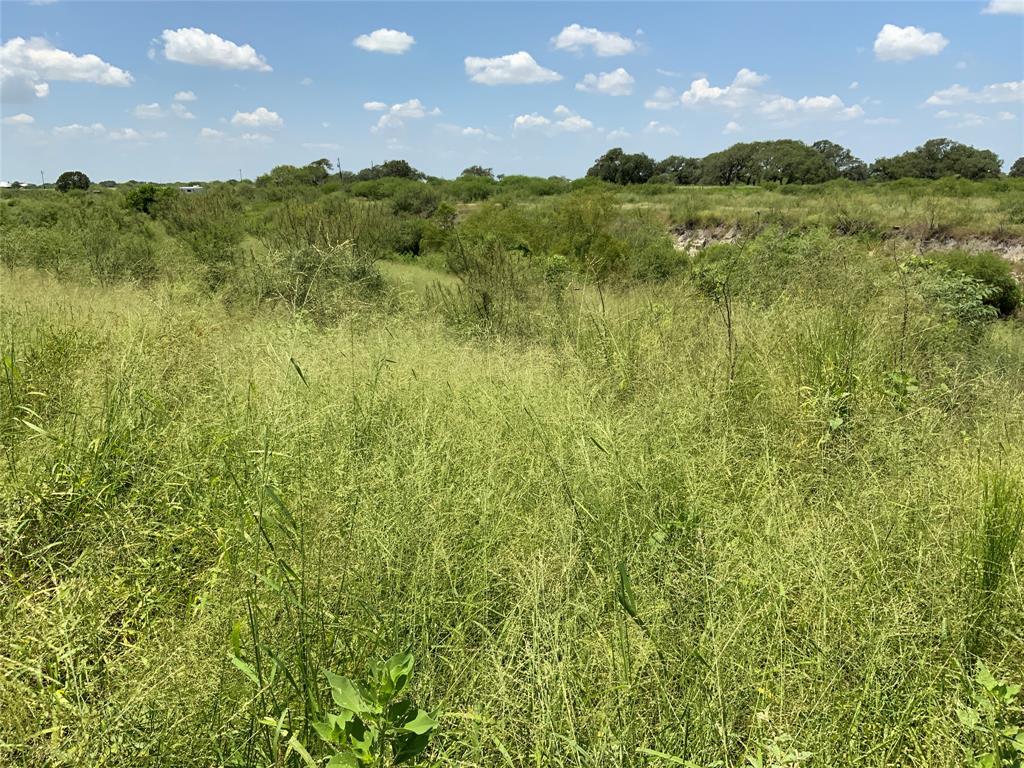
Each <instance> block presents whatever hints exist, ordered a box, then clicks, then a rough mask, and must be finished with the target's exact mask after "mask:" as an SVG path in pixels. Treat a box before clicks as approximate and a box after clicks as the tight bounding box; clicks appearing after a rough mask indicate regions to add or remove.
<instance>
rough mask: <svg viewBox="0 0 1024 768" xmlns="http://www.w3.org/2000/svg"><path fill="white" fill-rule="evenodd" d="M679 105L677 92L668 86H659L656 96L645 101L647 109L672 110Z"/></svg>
mask: <svg viewBox="0 0 1024 768" xmlns="http://www.w3.org/2000/svg"><path fill="white" fill-rule="evenodd" d="M678 104H679V101H678V99H677V98H676V92H675V91H674V90H673V89H672V88H669V87H668V86H667V85H661V86H658V88H657V89H656V90H655V91H654V94H653V95H652V96H651V97H650V98H649V99H646V100H645V101H644V107H645V108H646V109H672V108H673V107H675V106H677V105H678Z"/></svg>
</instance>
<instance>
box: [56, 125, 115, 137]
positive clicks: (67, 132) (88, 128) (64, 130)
mask: <svg viewBox="0 0 1024 768" xmlns="http://www.w3.org/2000/svg"><path fill="white" fill-rule="evenodd" d="M106 132H107V129H106V127H105V126H104V125H103V123H92V124H91V125H81V124H80V123H71V124H70V125H58V126H57V127H56V128H54V129H53V134H54V135H55V136H71V137H78V136H101V135H103V134H104V133H106Z"/></svg>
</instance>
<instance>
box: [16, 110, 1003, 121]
mask: <svg viewBox="0 0 1024 768" xmlns="http://www.w3.org/2000/svg"><path fill="white" fill-rule="evenodd" d="M26 117H27V115H26ZM996 117H997V118H999V119H1000V120H1016V119H1017V116H1016V115H1015V114H1013V112H999V113H997V114H996Z"/></svg>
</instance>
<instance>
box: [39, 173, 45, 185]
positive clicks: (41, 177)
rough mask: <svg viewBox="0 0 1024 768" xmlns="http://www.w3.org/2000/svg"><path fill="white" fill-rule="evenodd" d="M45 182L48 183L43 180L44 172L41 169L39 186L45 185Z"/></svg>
mask: <svg viewBox="0 0 1024 768" xmlns="http://www.w3.org/2000/svg"><path fill="white" fill-rule="evenodd" d="M44 184H46V182H45V181H43V172H42V171H40V172H39V186H43V185H44Z"/></svg>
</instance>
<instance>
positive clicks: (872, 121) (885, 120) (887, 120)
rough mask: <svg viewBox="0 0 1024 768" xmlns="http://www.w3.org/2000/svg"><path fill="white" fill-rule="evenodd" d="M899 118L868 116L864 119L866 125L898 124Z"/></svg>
mask: <svg viewBox="0 0 1024 768" xmlns="http://www.w3.org/2000/svg"><path fill="white" fill-rule="evenodd" d="M899 122H900V121H899V118H896V117H868V118H865V120H864V125H897V124H898V123H899Z"/></svg>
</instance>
